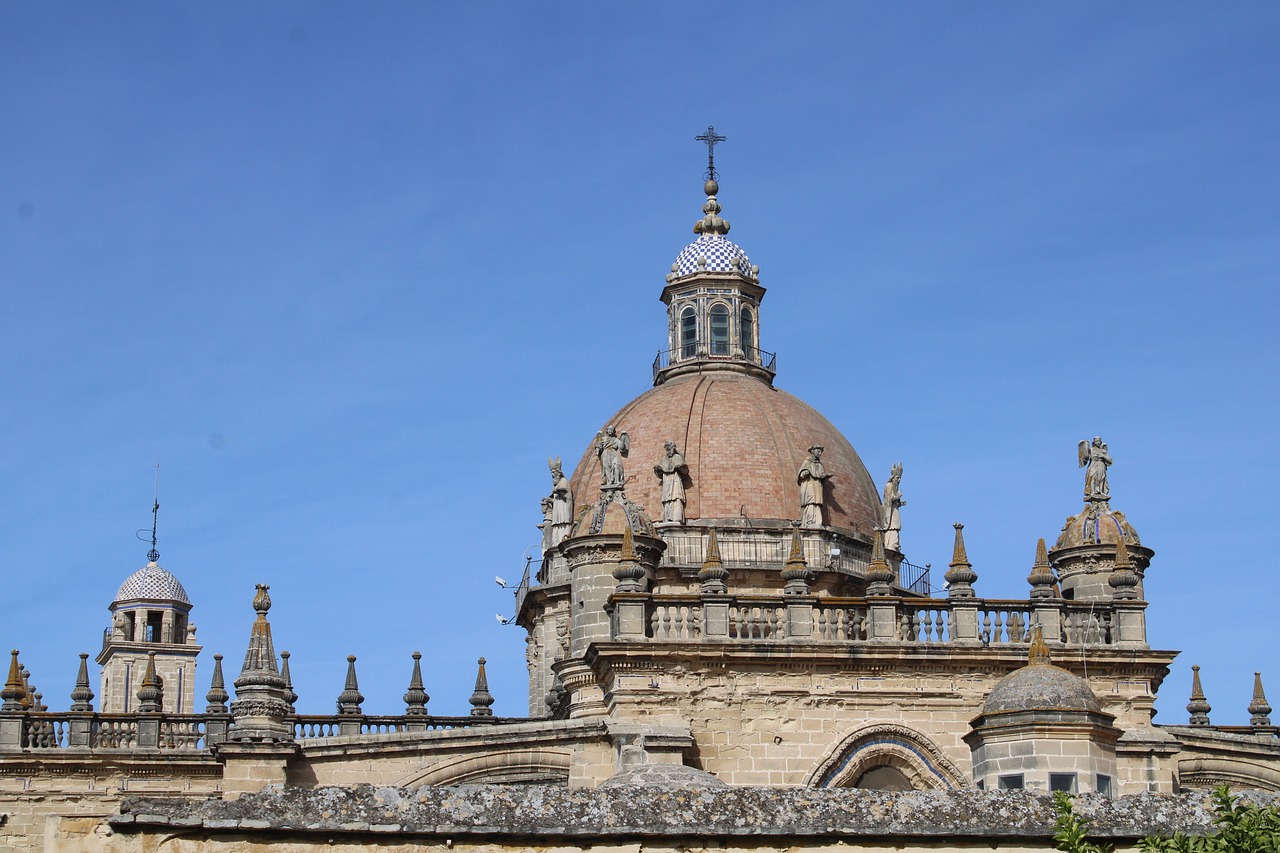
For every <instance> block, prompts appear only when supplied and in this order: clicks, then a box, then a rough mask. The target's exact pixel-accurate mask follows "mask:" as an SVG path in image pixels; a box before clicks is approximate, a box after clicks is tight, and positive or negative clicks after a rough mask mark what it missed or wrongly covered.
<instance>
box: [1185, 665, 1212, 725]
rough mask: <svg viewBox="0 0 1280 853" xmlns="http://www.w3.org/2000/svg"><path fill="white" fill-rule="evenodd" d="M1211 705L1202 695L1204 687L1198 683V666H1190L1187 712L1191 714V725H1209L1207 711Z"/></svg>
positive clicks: (1210, 709) (1210, 708)
mask: <svg viewBox="0 0 1280 853" xmlns="http://www.w3.org/2000/svg"><path fill="white" fill-rule="evenodd" d="M1212 710H1213V706H1211V705H1210V704H1209V702H1208V701H1207V700H1206V699H1205V697H1204V687H1202V686H1201V685H1200V667H1199V666H1193V667H1191V701H1190V702H1188V703H1187V713H1188V714H1190V715H1191V720H1190V722H1191V725H1193V726H1207V725H1209V712H1210V711H1212Z"/></svg>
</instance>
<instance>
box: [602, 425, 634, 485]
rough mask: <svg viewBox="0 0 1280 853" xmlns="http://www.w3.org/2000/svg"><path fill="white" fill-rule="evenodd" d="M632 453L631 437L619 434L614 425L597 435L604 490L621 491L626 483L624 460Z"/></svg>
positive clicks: (622, 433)
mask: <svg viewBox="0 0 1280 853" xmlns="http://www.w3.org/2000/svg"><path fill="white" fill-rule="evenodd" d="M630 452H631V437H630V436H629V435H627V434H626V433H625V432H618V431H617V430H616V429H615V428H614V427H613V426H612V425H610V426H607V427H605V428H604V430H603V431H602V432H598V433H596V456H599V457H600V486H601V488H604V489H621V488H622V486H623V484H624V483H625V482H626V476H625V475H624V474H623V472H622V460H623V457H625V456H626V455H627V454H628V453H630Z"/></svg>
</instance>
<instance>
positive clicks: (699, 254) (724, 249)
mask: <svg viewBox="0 0 1280 853" xmlns="http://www.w3.org/2000/svg"><path fill="white" fill-rule="evenodd" d="M697 272H731V273H737V274H738V275H741V276H745V277H746V278H754V276H753V275H752V274H751V261H750V260H748V259H747V253H746V252H744V251H742V247H741V246H739V245H738V244H737V243H734V242H732V241H731V240H729V239H728V238H727V237H724V236H723V235H720V234H703V235H702V236H701V237H699V238H698V239H697V240H694V241H693V242H692V243H690V244H689V245H687V246H685V247H684V249H682V250H681V251H680V254H679V255H677V256H676V269H675V274H676V275H677V276H685V275H692V274H693V273H697Z"/></svg>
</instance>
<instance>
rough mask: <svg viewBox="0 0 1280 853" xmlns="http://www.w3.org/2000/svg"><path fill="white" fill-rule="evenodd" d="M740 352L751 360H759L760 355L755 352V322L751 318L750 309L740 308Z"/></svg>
mask: <svg viewBox="0 0 1280 853" xmlns="http://www.w3.org/2000/svg"><path fill="white" fill-rule="evenodd" d="M742 352H743V353H744V354H745V355H746V356H747V358H749V359H751V360H752V361H759V360H760V356H759V354H758V353H756V330H755V323H754V322H753V321H752V319H751V309H750V308H743V309H742Z"/></svg>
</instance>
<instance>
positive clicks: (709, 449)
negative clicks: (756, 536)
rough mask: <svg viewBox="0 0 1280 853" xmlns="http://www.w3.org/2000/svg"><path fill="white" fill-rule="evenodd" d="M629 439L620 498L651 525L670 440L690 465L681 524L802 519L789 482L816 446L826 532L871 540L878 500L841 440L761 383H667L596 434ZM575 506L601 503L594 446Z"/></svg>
mask: <svg viewBox="0 0 1280 853" xmlns="http://www.w3.org/2000/svg"><path fill="white" fill-rule="evenodd" d="M609 424H612V425H614V426H615V427H617V429H618V430H619V431H620V432H621V431H624V430H625V431H626V432H627V433H629V434H630V437H631V452H630V456H629V457H628V459H627V460H626V462H625V473H626V494H627V496H628V497H629V498H630V499H631V500H633V501H635V502H636V503H637V504H639V505H640V506H641V507H643V508H644V509H645V511H646V512H648V513H649V514H650V515H651V516H652V517H654V518H660V517H661V516H662V498H661V496H662V490H661V484H660V483H659V481H658V478H657V477H656V476H655V475H654V472H653V466H654V464H655V463H656V462H658V460H659V458H660V457H661V456H662V454H663V443H664V442H665V441H668V440H673V441H675V442H676V445H677V446H678V448H679V449H680V452H681V453H683V454H684V458H685V461H686V462H687V463H688V465H689V475H690V479H691V480H692V485H691V486H690V487H689V488H688V490H687V498H688V505H687V506H686V509H685V514H686V517H687V518H688V519H689V520H691V521H693V520H697V519H714V518H739V517H741V516H743V515H745V516H747V517H748V518H751V519H755V520H761V519H776V520H785V519H795V518H799V517H800V491H799V487H798V486H797V484H796V473H797V472H798V471H799V470H800V466H801V464H802V463H803V462H804V460H805V457H806V456H807V455H808V448H809V447H810V446H811V445H814V444H820V445H822V446H823V447H824V448H825V450H824V452H823V455H822V463H823V465H825V466H826V468H827V471H828V472H829V473H830V474H831V479H830V480H829V481H828V487H827V504H826V506H827V523H828V524H830V525H832V526H834V527H841V528H849V529H853V530H856V531H859V532H861V533H863V534H865V535H866V536H868V537H870V535H871V532H872V530H873V528H874V527H875V526H876V524H878V522H879V517H880V516H879V513H880V499H879V495H878V492H877V490H876V487H875V483H874V482H873V481H872V479H871V475H870V474H868V473H867V469H866V467H865V466H864V465H863V464H862V460H861V459H859V458H858V454H857V452H856V451H855V450H854V449H853V446H852V445H850V444H849V442H848V440H847V439H846V438H845V437H844V436H843V435H841V434H840V431H839V430H837V429H836V428H835V427H834V426H833V425H832V424H831V422H830V421H828V420H827V419H826V418H824V417H823V416H822V415H821V414H819V413H818V412H817V411H816V410H814V409H813V407H811V406H809V405H807V404H805V403H804V402H803V401H801V400H798V399H796V398H795V397H793V396H791V395H790V394H788V393H787V392H785V391H780V390H778V389H777V388H774V387H773V386H772V385H770V384H769V383H768V382H765V381H763V380H761V379H757V378H756V377H754V376H751V375H748V374H745V373H742V372H740V371H737V370H732V369H725V370H707V371H704V372H702V373H690V374H685V375H682V376H672V377H671V378H669V379H667V380H666V381H665V382H663V383H662V384H661V385H658V386H657V387H655V388H653V389H652V390H650V391H648V392H646V393H644V394H641V395H640V396H639V397H637V398H636V399H634V400H632V401H631V402H630V403H628V404H627V405H625V406H623V407H622V409H621V410H620V411H619V412H618V413H617V414H616V415H614V416H613V417H612V418H610V419H609V420H608V421H607V422H605V423H604V424H602V425H601V427H604V426H607V425H609ZM571 483H572V486H573V494H574V501H575V503H576V505H577V506H579V507H583V506H590V505H593V504H594V503H595V502H596V500H597V499H598V497H599V494H600V492H599V488H600V460H599V459H598V458H597V457H596V453H595V442H594V440H593V441H592V442H591V443H590V444H588V446H587V449H586V452H585V453H584V454H583V455H582V461H580V462H579V463H578V467H577V468H576V469H575V470H574V473H573V477H572V478H571Z"/></svg>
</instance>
